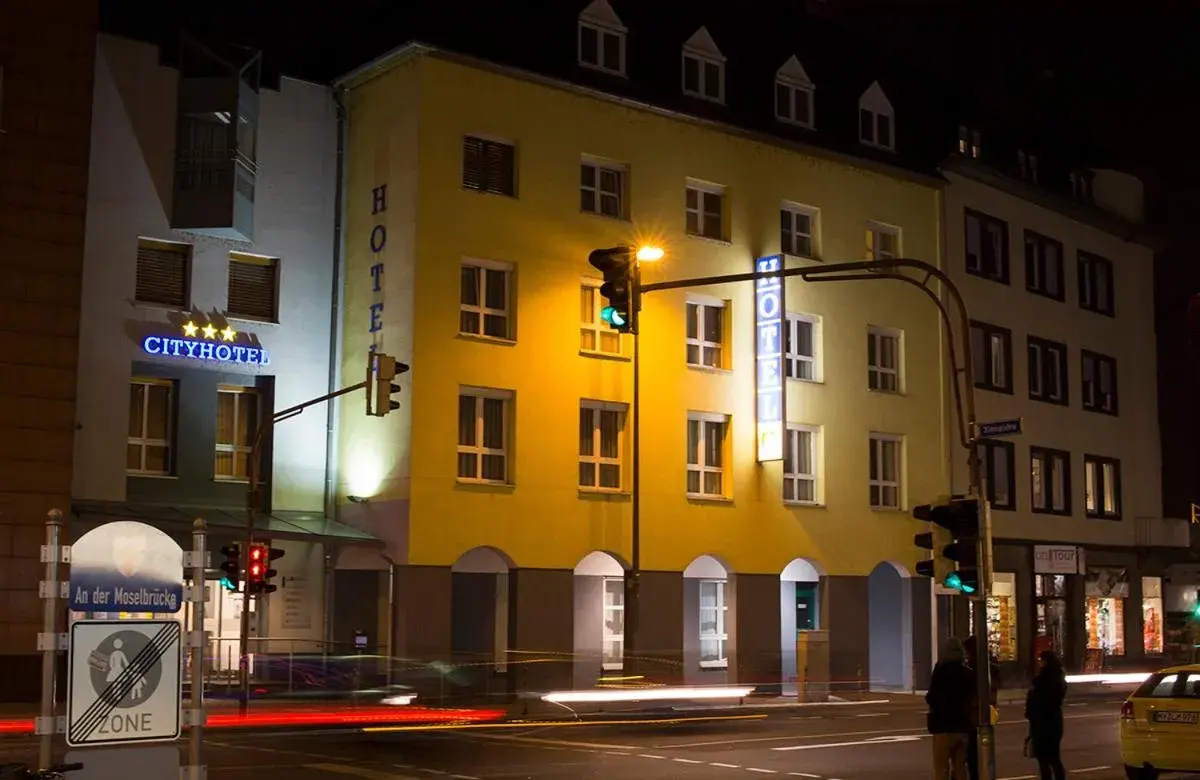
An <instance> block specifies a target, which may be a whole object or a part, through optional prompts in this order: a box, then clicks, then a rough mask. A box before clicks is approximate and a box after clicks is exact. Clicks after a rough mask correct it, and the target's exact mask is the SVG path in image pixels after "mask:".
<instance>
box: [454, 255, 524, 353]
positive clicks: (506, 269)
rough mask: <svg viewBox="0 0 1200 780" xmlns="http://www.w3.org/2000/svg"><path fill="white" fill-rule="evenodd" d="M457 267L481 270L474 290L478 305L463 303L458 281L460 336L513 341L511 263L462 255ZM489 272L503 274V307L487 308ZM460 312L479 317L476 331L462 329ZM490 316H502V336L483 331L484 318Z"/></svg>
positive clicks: (513, 298) (513, 299)
mask: <svg viewBox="0 0 1200 780" xmlns="http://www.w3.org/2000/svg"><path fill="white" fill-rule="evenodd" d="M459 267H460V269H461V268H478V269H480V271H481V273H480V274H479V286H478V289H477V290H476V292H477V294H478V300H479V304H478V305H472V304H467V303H463V300H462V287H461V285H462V282H461V279H460V281H459V294H458V309H459V312H460V315H459V318H458V333H459V335H460V336H468V337H471V338H477V339H489V340H492V341H513V340H514V339H513V314H514V312H513V309H514V308H515V307H514V306H513V303H514V301H515V297H514V295H513V276H514V274H513V266H512V264H511V263H501V262H499V261H496V260H483V259H481V258H478V257H464V258H463V259H462V261H461V263H460V264H459ZM489 273H502V274H504V308H503V309H493V308H489V307H488V306H487V300H486V296H487V274H489ZM460 274H461V270H460ZM461 312H469V313H472V314H475V315H477V316H478V317H479V329H478V330H477V331H474V332H472V331H467V330H463V327H462V315H461ZM490 316H494V317H503V318H504V324H505V328H504V332H505V335H504V336H489V335H487V334H486V333H485V332H484V321H485V318H486V317H490Z"/></svg>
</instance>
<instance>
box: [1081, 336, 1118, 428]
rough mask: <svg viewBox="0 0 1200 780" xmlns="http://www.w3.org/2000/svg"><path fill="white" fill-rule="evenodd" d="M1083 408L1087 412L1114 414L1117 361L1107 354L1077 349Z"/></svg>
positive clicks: (1116, 410)
mask: <svg viewBox="0 0 1200 780" xmlns="http://www.w3.org/2000/svg"><path fill="white" fill-rule="evenodd" d="M1079 356H1080V361H1081V363H1082V366H1081V369H1082V371H1081V382H1080V386H1081V387H1082V389H1083V408H1084V409H1086V410H1088V411H1089V412H1103V413H1104V414H1111V415H1113V416H1116V414H1117V413H1118V408H1117V361H1116V360H1114V359H1113V358H1110V357H1109V356H1108V355H1100V354H1097V353H1095V352H1090V351H1088V350H1086V349H1083V350H1080V351H1079Z"/></svg>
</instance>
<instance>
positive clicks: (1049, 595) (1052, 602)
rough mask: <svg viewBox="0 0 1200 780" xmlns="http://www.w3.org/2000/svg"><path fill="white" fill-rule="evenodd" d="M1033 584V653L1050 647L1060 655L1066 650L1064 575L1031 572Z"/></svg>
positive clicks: (1065, 577) (1065, 591)
mask: <svg viewBox="0 0 1200 780" xmlns="http://www.w3.org/2000/svg"><path fill="white" fill-rule="evenodd" d="M1033 586H1034V598H1035V599H1036V602H1035V604H1034V614H1035V615H1036V619H1037V628H1036V633H1035V635H1034V636H1035V637H1036V638H1035V640H1034V641H1035V645H1034V655H1035V657H1036V656H1037V655H1038V654H1039V653H1041V652H1042V651H1043V650H1052V651H1054V652H1055V653H1057V654H1058V656H1059V657H1060V658H1062V657H1063V656H1065V655H1066V652H1067V634H1066V628H1067V575H1065V574H1035V575H1034V576H1033Z"/></svg>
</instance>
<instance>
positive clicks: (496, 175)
mask: <svg viewBox="0 0 1200 780" xmlns="http://www.w3.org/2000/svg"><path fill="white" fill-rule="evenodd" d="M462 186H463V188H464V189H468V190H475V191H476V192H490V193H492V194H494V195H508V196H509V197H514V198H515V197H516V196H517V150H516V147H515V146H513V145H512V144H510V143H505V142H503V141H490V140H487V139H484V138H478V137H476V136H473V135H465V136H463V175H462Z"/></svg>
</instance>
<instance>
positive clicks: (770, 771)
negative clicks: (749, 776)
mask: <svg viewBox="0 0 1200 780" xmlns="http://www.w3.org/2000/svg"><path fill="white" fill-rule="evenodd" d="M746 771H747V772H758V773H759V774H761V775H777V774H779V772H778V771H776V770H774V769H756V768H754V767H752V766H748V767H746Z"/></svg>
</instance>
